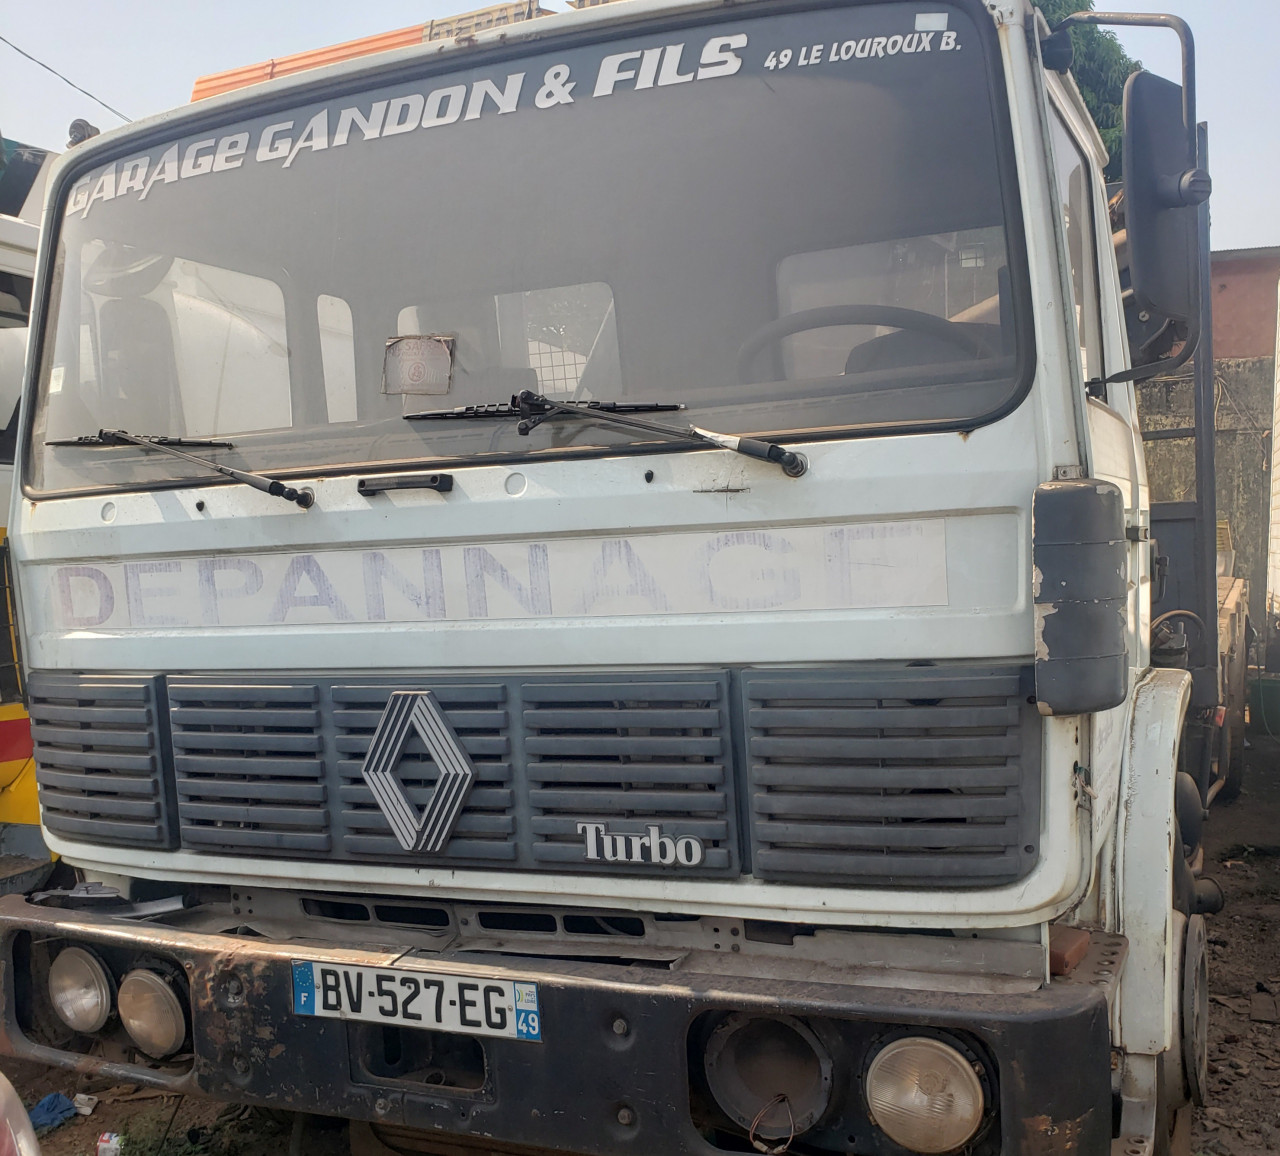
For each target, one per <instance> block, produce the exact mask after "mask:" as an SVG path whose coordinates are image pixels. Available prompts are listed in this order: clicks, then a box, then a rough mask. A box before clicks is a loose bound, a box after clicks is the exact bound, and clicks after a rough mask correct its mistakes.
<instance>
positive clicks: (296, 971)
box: [293, 960, 316, 1016]
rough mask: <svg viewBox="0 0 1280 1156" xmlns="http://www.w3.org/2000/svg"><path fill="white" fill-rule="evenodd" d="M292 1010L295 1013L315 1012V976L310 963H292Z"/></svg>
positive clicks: (304, 1014)
mask: <svg viewBox="0 0 1280 1156" xmlns="http://www.w3.org/2000/svg"><path fill="white" fill-rule="evenodd" d="M293 1011H294V1014H295V1015H300V1016H313V1015H315V1014H316V977H315V975H314V973H313V972H312V970H311V964H309V963H298V962H297V960H295V961H294V964H293Z"/></svg>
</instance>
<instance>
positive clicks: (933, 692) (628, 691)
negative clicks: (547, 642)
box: [30, 664, 1040, 887]
mask: <svg viewBox="0 0 1280 1156" xmlns="http://www.w3.org/2000/svg"><path fill="white" fill-rule="evenodd" d="M1028 680H1029V668H1027V669H1023V668H1020V667H986V666H979V665H976V664H953V665H950V666H947V667H936V666H932V665H929V666H901V665H896V664H894V665H890V664H883V665H880V664H877V665H870V664H868V665H866V666H863V667H845V668H840V669H831V670H809V671H768V670H745V671H742V670H736V671H735V670H704V671H670V672H667V671H663V672H644V673H641V672H630V671H601V672H592V673H590V674H584V673H576V672H575V673H565V674H558V675H543V676H528V675H525V676H521V675H499V676H496V677H495V676H472V677H460V676H453V677H436V676H430V675H420V676H419V675H408V676H404V677H399V678H394V679H393V678H364V679H361V678H353V677H350V676H347V677H345V678H343V677H319V676H315V677H303V678H260V677H244V676H241V677H236V676H224V675H217V676H198V675H182V676H178V675H171V676H167V677H166V676H156V677H154V678H153V677H135V678H123V677H122V678H113V677H95V676H76V675H63V674H40V673H36V674H33V675H32V677H31V681H30V688H31V696H32V705H31V714H32V720H33V728H32V729H33V737H34V741H35V749H36V759H37V762H38V781H39V784H40V797H41V802H42V804H43V806H44V812H45V822H46V824H47V825H48V827H49V829H50V830H51V831H52V832H54V833H55V834H57V835H61V836H63V837H65V838H68V839H72V840H75V841H77V842H81V843H114V844H126V845H136V846H139V847H151V848H175V847H181V848H183V849H185V850H189V851H193V852H198V853H205V854H217V855H221V856H254V857H260V858H272V857H275V858H289V859H313V860H324V861H326V862H353V863H369V864H385V865H388V866H400V867H405V866H416V865H429V864H431V863H433V862H438V863H448V864H450V865H453V866H458V867H475V868H487V869H491V870H492V869H522V870H530V871H545V872H581V871H592V872H601V873H608V874H614V875H619V874H633V875H634V874H652V873H669V872H671V871H672V870H673V869H672V868H671V867H664V866H662V865H661V864H654V863H651V862H649V861H648V859H647V857H646V856H645V855H639V856H638V857H637V856H635V855H632V856H630V859H631V861H595V862H589V861H587V860H586V858H585V841H584V836H583V832H582V830H581V829H580V827H581V825H582V824H584V823H586V824H595V825H597V826H599V828H600V829H601V830H602V831H607V832H608V833H609V834H611V835H632V836H646V833H647V832H648V831H649V829H650V828H651V827H658V828H659V829H660V832H661V834H662V835H663V836H670V837H671V838H672V839H679V838H681V837H685V836H691V837H693V838H694V839H696V840H697V841H698V842H700V844H701V847H702V853H701V857H700V858H699V859H698V861H697V862H696V864H694V865H681V866H680V867H679V868H678V870H679V872H680V877H681V878H697V877H726V876H736V875H738V874H741V873H742V872H744V871H749V872H751V873H753V874H754V875H756V876H757V877H758V878H760V879H764V880H779V881H788V882H811V883H815V884H819V885H837V884H839V885H850V884H864V885H865V884H870V885H878V886H944V885H953V886H970V887H972V886H989V885H992V884H995V883H998V882H1003V881H1006V880H1009V879H1016V878H1020V877H1021V876H1023V875H1025V874H1026V873H1027V871H1029V870H1030V869H1031V867H1032V866H1033V865H1034V863H1035V860H1036V853H1037V844H1038V839H1039V818H1040V763H1039V747H1040V737H1039V736H1040V720H1039V717H1038V715H1037V714H1036V712H1035V708H1034V706H1029V705H1028V703H1027V696H1028V695H1029V693H1030V689H1029V686H1030V684H1029V681H1028ZM398 690H401V691H403V690H430V691H431V692H432V693H433V695H434V696H435V698H436V700H437V702H438V703H439V705H440V707H441V709H442V710H443V711H444V713H445V715H446V716H447V718H448V720H449V723H450V725H451V726H452V728H453V730H454V732H455V734H456V735H457V737H458V740H459V742H460V743H461V745H462V746H463V747H464V748H465V750H466V752H467V754H468V756H469V758H470V760H471V763H472V765H473V767H474V769H475V772H476V778H475V780H474V782H473V783H472V785H471V788H470V791H469V793H468V794H467V796H466V801H465V805H464V808H463V810H462V813H461V816H460V818H459V819H458V822H457V824H456V826H455V827H454V829H453V834H452V836H451V838H450V839H449V841H448V843H447V845H446V846H445V848H444V849H443V851H441V852H440V853H439V854H437V855H430V854H427V853H425V852H418V851H406V850H404V849H403V847H401V845H400V843H399V842H398V841H397V839H396V838H395V836H394V834H393V832H392V829H391V827H390V825H389V824H388V822H387V820H386V818H385V817H384V816H383V814H382V811H381V810H380V809H379V807H378V805H377V803H376V801H375V799H374V796H373V794H372V792H371V791H370V790H369V788H368V786H367V785H366V784H365V782H364V779H363V776H362V774H361V768H362V765H363V762H364V759H365V755H366V754H367V752H368V748H369V743H370V741H371V739H372V737H373V734H374V731H375V730H376V728H377V726H378V722H379V719H380V718H381V716H382V712H383V710H384V709H385V708H386V705H387V702H388V699H389V697H390V695H391V694H392V692H394V691H398ZM436 774H437V772H436V768H435V767H434V765H433V762H432V758H431V755H430V753H429V752H428V751H427V749H426V748H425V747H424V746H423V745H422V743H421V740H420V739H418V738H417V737H416V735H414V736H413V737H411V739H410V740H409V743H408V745H407V747H406V749H405V753H404V757H403V758H402V759H401V761H400V763H399V765H398V768H397V770H396V777H397V779H398V780H399V783H400V785H401V787H402V788H403V789H404V792H405V794H406V796H407V798H408V800H409V801H410V803H411V804H412V805H413V807H414V808H415V809H420V808H423V807H425V806H426V805H427V804H428V802H429V801H430V799H431V797H432V793H433V790H434V785H435V781H436ZM638 843H639V840H638V839H635V840H630V841H627V845H628V846H631V847H633V848H634V847H635V846H637V845H638ZM622 845H623V842H622V841H621V840H619V841H616V843H615V846H622Z"/></svg>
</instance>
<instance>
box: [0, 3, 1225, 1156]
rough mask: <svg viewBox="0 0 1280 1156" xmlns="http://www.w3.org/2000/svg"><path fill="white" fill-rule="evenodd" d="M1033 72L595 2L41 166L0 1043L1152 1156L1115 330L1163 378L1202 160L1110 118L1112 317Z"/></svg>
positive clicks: (1170, 709) (449, 1090)
mask: <svg viewBox="0 0 1280 1156" xmlns="http://www.w3.org/2000/svg"><path fill="white" fill-rule="evenodd" d="M1050 40H1051V37H1050V30H1049V29H1048V28H1047V27H1046V26H1045V24H1044V21H1043V19H1042V18H1041V17H1040V16H1039V15H1038V13H1036V11H1035V10H1034V9H1033V8H1032V7H1031V6H1030V5H1029V4H1028V3H1026V2H1024V0H1000V2H999V3H994V2H993V3H987V4H981V3H977V2H974V0H890V2H869V3H826V4H820V5H819V4H805V3H783V4H779V3H769V4H765V3H751V2H748V3H742V4H737V5H734V6H733V7H732V8H725V7H724V6H723V5H713V4H707V3H693V4H690V3H670V2H667V0H626V2H623V3H618V4H615V5H609V6H607V7H598V8H590V9H586V10H583V11H578V12H574V13H566V14H564V15H558V16H552V17H546V18H542V19H538V20H529V21H525V22H522V23H520V24H518V25H512V26H510V27H507V28H501V29H495V30H492V31H490V32H486V33H480V34H477V35H475V36H473V37H461V38H457V39H455V40H450V41H441V42H435V43H423V44H421V45H419V46H414V47H409V48H403V49H399V50H396V51H393V52H387V53H383V54H380V55H378V56H376V57H369V58H365V59H360V60H353V61H348V62H345V63H341V64H337V65H333V66H330V67H327V68H322V69H317V70H314V71H309V72H304V73H300V74H298V75H295V76H291V77H287V78H285V79H281V80H276V81H271V82H269V83H266V84H262V85H256V86H253V87H250V88H248V89H245V90H244V91H240V92H234V93H228V94H226V95H223V96H218V97H215V98H212V99H210V100H206V101H200V102H198V103H196V104H194V105H192V106H191V107H189V108H186V109H182V110H179V111H177V112H174V113H169V114H166V115H164V116H161V117H157V118H153V119H151V120H148V121H144V122H141V123H139V124H136V125H131V126H129V127H127V128H125V129H120V130H116V131H113V132H109V133H105V134H103V135H102V136H100V137H96V138H94V139H93V140H91V141H89V142H87V143H86V144H84V145H82V146H80V147H78V148H77V149H76V150H74V152H73V153H72V154H69V155H67V156H66V157H64V158H63V159H61V160H60V161H59V162H58V165H57V167H56V168H55V170H54V172H53V174H52V176H51V178H50V185H49V199H48V209H47V212H46V219H45V233H44V238H43V242H42V250H41V253H42V256H41V265H40V269H39V273H38V281H37V287H36V293H35V307H34V310H33V329H32V341H33V354H32V356H31V358H30V360H29V365H28V377H27V382H26V393H25V397H24V407H23V417H22V429H21V436H20V438H19V462H20V467H19V468H20V478H21V486H20V489H19V492H16V493H15V496H14V503H13V508H12V514H11V526H12V527H13V530H12V549H13V557H14V565H15V572H16V579H17V588H18V593H19V601H20V616H21V638H22V644H23V655H24V661H25V664H26V668H27V679H26V689H27V696H28V702H29V709H30V712H31V716H32V719H33V721H34V724H35V725H34V737H35V749H36V761H37V766H38V771H37V777H38V780H39V784H40V802H41V811H42V822H43V826H44V830H45V835H46V839H47V840H48V843H49V846H50V847H51V848H52V849H53V850H54V851H56V852H57V853H58V854H59V855H60V856H61V857H62V858H63V860H64V861H66V862H67V863H68V864H70V865H72V866H74V867H75V868H76V869H77V870H78V872H79V873H80V882H79V883H78V884H77V885H76V886H75V887H74V888H73V889H70V890H62V891H50V892H47V893H44V894H42V895H40V896H38V897H32V898H30V899H26V900H24V899H21V898H11V899H8V900H4V901H0V958H2V959H3V961H4V964H3V966H4V983H5V992H6V998H5V1001H4V1021H3V1039H2V1046H3V1047H4V1048H6V1049H7V1050H8V1051H9V1052H11V1053H12V1054H15V1055H20V1056H23V1057H27V1058H37V1059H43V1060H45V1061H47V1062H50V1063H56V1064H63V1065H68V1066H70V1065H76V1066H78V1067H80V1068H81V1069H82V1070H83V1069H86V1068H87V1069H91V1070H98V1071H101V1072H103V1073H105V1074H110V1075H112V1076H115V1077H118V1078H120V1079H121V1080H125V1079H128V1080H130V1081H136V1082H143V1083H150V1084H154V1085H157V1086H162V1087H167V1088H171V1089H173V1090H175V1091H182V1092H193V1093H200V1094H205V1095H210V1096H216V1097H221V1098H224V1099H229V1100H237V1101H242V1102H249V1103H263V1104H266V1103H270V1104H272V1105H274V1106H285V1107H291V1108H294V1109H296V1110H300V1111H309V1112H323V1113H328V1114H335V1115H342V1116H347V1117H350V1118H352V1119H356V1120H361V1121H367V1122H370V1123H372V1124H373V1125H374V1126H375V1127H376V1129H377V1130H378V1134H379V1136H380V1137H382V1138H383V1139H384V1141H386V1142H389V1143H393V1144H394V1143H401V1144H419V1145H420V1144H422V1143H426V1142H427V1141H424V1139H423V1133H424V1132H425V1133H435V1134H436V1135H437V1136H438V1137H439V1136H442V1135H443V1136H457V1137H460V1138H461V1137H474V1138H479V1137H483V1138H484V1141H483V1142H484V1143H486V1144H489V1145H491V1146H492V1147H493V1150H494V1151H502V1152H511V1153H521V1152H533V1151H535V1150H544V1149H549V1148H555V1149H558V1150H565V1151H572V1152H579V1153H595V1154H600V1156H604V1154H606V1153H607V1154H615V1153H626V1152H656V1151H663V1152H669V1153H677V1152H679V1153H698V1154H702V1156H711V1154H713V1153H717V1152H739V1151H748V1150H752V1148H753V1146H754V1148H755V1149H756V1150H760V1151H774V1152H781V1151H793V1152H797V1153H811V1154H817V1153H827V1152H848V1151H858V1152H867V1153H877V1154H883V1156H899V1154H900V1153H903V1152H948V1151H960V1150H964V1151H969V1152H973V1153H984V1154H985V1153H996V1152H1007V1153H1012V1152H1020V1151H1035V1152H1044V1153H1049V1152H1064V1153H1065V1152H1068V1151H1078V1152H1088V1153H1100V1152H1106V1151H1111V1150H1117V1151H1124V1152H1126V1153H1138V1152H1144V1151H1147V1152H1151V1151H1155V1152H1166V1151H1171V1150H1174V1146H1175V1145H1176V1144H1177V1143H1178V1142H1179V1137H1180V1136H1182V1137H1184V1138H1185V1128H1186V1126H1187V1124H1188V1119H1189V1110H1190V1108H1189V1105H1190V1103H1191V1102H1192V1101H1193V1099H1195V1098H1196V1097H1197V1096H1198V1095H1200V1090H1201V1088H1202V1086H1203V1066H1204V1063H1205V1054H1204V1038H1203V1017H1204V1010H1205V999H1206V993H1205V986H1204V922H1203V916H1202V912H1203V911H1204V910H1205V909H1207V908H1208V907H1209V906H1211V905H1212V904H1211V895H1208V894H1207V893H1206V891H1205V889H1204V888H1203V887H1202V886H1201V885H1200V884H1199V883H1198V882H1197V881H1196V880H1194V879H1193V878H1192V876H1191V873H1190V870H1189V867H1188V860H1189V858H1190V857H1193V855H1194V850H1195V847H1194V843H1195V840H1194V838H1193V839H1192V840H1191V843H1190V845H1189V844H1188V840H1187V839H1186V838H1184V837H1183V831H1182V829H1181V828H1180V826H1179V821H1180V820H1179V813H1178V811H1177V803H1176V781H1177V775H1178V752H1179V747H1180V743H1181V735H1182V727H1183V722H1184V718H1185V716H1186V713H1187V709H1188V703H1189V702H1191V701H1192V683H1193V678H1192V676H1191V675H1190V674H1189V673H1188V671H1187V670H1184V669H1178V668H1176V666H1166V667H1160V666H1153V663H1152V656H1151V650H1150V640H1149V634H1150V605H1151V575H1152V557H1153V550H1152V545H1151V541H1150V503H1149V499H1148V493H1147V486H1146V478H1145V473H1144V468H1143V456H1142V440H1141V431H1140V428H1139V422H1138V415H1137V410H1136V405H1135V399H1134V390H1133V385H1132V380H1133V377H1134V376H1135V374H1136V373H1137V372H1140V371H1142V369H1141V366H1140V362H1141V361H1142V360H1143V358H1146V359H1148V360H1150V349H1151V348H1152V347H1159V345H1160V343H1159V342H1155V343H1154V346H1153V343H1151V342H1148V343H1147V345H1146V346H1143V352H1142V356H1141V357H1135V353H1134V350H1133V349H1131V342H1130V338H1129V334H1130V331H1131V329H1132V327H1133V325H1134V322H1133V320H1132V317H1133V316H1134V315H1136V314H1137V313H1139V312H1142V313H1145V314H1146V315H1147V318H1146V320H1145V321H1143V323H1142V324H1144V325H1145V324H1147V323H1148V322H1150V321H1151V316H1152V312H1153V310H1155V309H1156V308H1157V306H1163V307H1164V308H1165V309H1166V314H1165V315H1164V317H1165V320H1167V321H1168V322H1169V327H1168V329H1167V334H1166V337H1167V340H1165V346H1164V348H1165V349H1168V348H1169V347H1170V346H1171V345H1172V346H1173V347H1175V348H1176V347H1177V346H1178V345H1179V344H1180V345H1181V348H1182V349H1183V351H1184V353H1185V354H1188V355H1189V353H1190V348H1189V347H1190V346H1192V345H1194V332H1195V325H1194V324H1191V323H1190V321H1189V316H1190V313H1191V310H1190V307H1189V305H1187V302H1186V301H1184V300H1181V299H1180V298H1179V296H1178V292H1176V290H1178V289H1179V287H1180V288H1181V289H1183V290H1186V289H1187V288H1188V286H1193V285H1194V284H1195V279H1196V277H1197V276H1198V268H1199V267H1198V264H1197V262H1196V257H1197V253H1198V249H1197V248H1196V247H1195V246H1194V245H1190V246H1188V245H1187V244H1186V243H1185V242H1186V238H1187V236H1191V237H1192V239H1193V240H1194V236H1195V234H1194V221H1195V215H1196V212H1197V209H1196V207H1195V200H1194V197H1193V196H1191V193H1193V192H1194V191H1195V190H1194V188H1193V187H1192V186H1193V185H1194V182H1183V183H1182V184H1181V185H1180V184H1179V180H1180V179H1181V178H1182V177H1183V176H1184V175H1185V173H1186V172H1191V171H1192V170H1193V169H1194V168H1195V163H1196V155H1195V154H1194V152H1192V153H1189V154H1183V155H1181V156H1179V155H1178V153H1177V147H1176V146H1177V141H1178V140H1179V139H1183V140H1185V134H1184V136H1183V137H1181V138H1179V137H1178V135H1177V134H1178V133H1179V132H1184V130H1185V129H1186V127H1187V125H1186V123H1184V122H1185V120H1186V118H1185V111H1186V110H1185V109H1184V108H1183V107H1182V105H1181V103H1178V104H1177V108H1176V113H1177V119H1176V124H1174V122H1173V120H1172V119H1171V117H1170V115H1169V109H1170V108H1171V107H1173V106H1172V105H1171V104H1170V99H1171V96H1170V93H1169V89H1173V90H1175V92H1176V91H1177V86H1173V85H1168V83H1167V82H1163V81H1159V82H1157V81H1156V80H1155V78H1150V77H1148V78H1147V80H1146V81H1137V82H1131V87H1130V92H1131V95H1132V109H1131V110H1130V111H1131V112H1132V116H1131V117H1130V120H1131V124H1130V135H1129V138H1128V140H1130V141H1132V142H1134V147H1135V148H1137V149H1138V153H1139V154H1141V155H1142V156H1144V157H1148V156H1149V154H1152V153H1156V154H1158V155H1155V156H1152V157H1149V159H1146V160H1142V161H1140V162H1135V163H1134V164H1133V165H1132V166H1130V168H1131V175H1136V174H1138V173H1142V174H1144V175H1145V176H1148V177H1150V182H1149V183H1152V184H1153V185H1154V184H1158V180H1157V178H1159V179H1160V180H1165V181H1166V183H1167V180H1168V179H1172V180H1173V182H1174V186H1173V187H1175V188H1183V186H1184V185H1185V186H1186V189H1187V190H1190V192H1187V193H1186V195H1185V196H1184V195H1183V194H1181V193H1180V194H1179V196H1181V197H1182V198H1183V199H1182V200H1177V203H1176V204H1175V203H1174V200H1176V198H1174V199H1171V200H1170V201H1169V203H1168V204H1164V203H1163V202H1161V204H1160V205H1158V206H1157V208H1156V209H1150V210H1148V208H1147V207H1146V206H1145V202H1143V201H1142V200H1141V198H1140V197H1136V198H1132V199H1131V201H1130V206H1129V221H1128V233H1129V236H1128V240H1127V245H1128V248H1127V249H1126V250H1124V251H1123V253H1122V255H1123V258H1124V263H1125V267H1124V275H1125V281H1124V284H1123V285H1122V280H1121V268H1120V264H1119V263H1118V260H1117V249H1116V245H1115V244H1114V242H1113V237H1112V230H1111V227H1110V216H1109V203H1108V198H1107V193H1106V187H1105V184H1104V180H1103V168H1104V167H1105V165H1106V162H1107V154H1106V150H1105V148H1104V146H1103V143H1102V141H1101V139H1100V137H1099V135H1098V132H1097V130H1096V129H1095V128H1094V126H1093V124H1092V122H1091V121H1090V119H1089V116H1088V112H1087V110H1086V108H1085V106H1084V103H1083V101H1082V100H1081V98H1080V95H1079V93H1078V91H1077V90H1076V88H1075V85H1074V83H1073V82H1072V81H1071V79H1070V77H1069V75H1067V74H1065V73H1060V72H1059V71H1057V69H1056V67H1047V66H1046V64H1045V62H1044V60H1043V59H1042V47H1041V46H1042V43H1044V44H1049V43H1050ZM1188 42H1189V40H1188ZM1060 47H1061V38H1059V40H1058V41H1057V42H1056V45H1055V48H1056V50H1059V51H1060ZM1161 86H1167V87H1161ZM1179 99H1180V98H1179ZM1193 107H1194V106H1193V105H1192V109H1193ZM1190 127H1191V130H1192V131H1193V132H1194V128H1195V125H1194V116H1193V115H1192V117H1191V122H1190ZM1157 138H1158V139H1159V140H1160V141H1161V142H1163V146H1164V147H1163V152H1160V151H1159V150H1153V149H1148V152H1147V153H1142V149H1141V147H1140V146H1142V145H1143V143H1144V142H1147V143H1149V142H1150V141H1151V140H1154V139H1157ZM1170 140H1172V141H1173V146H1172V147H1171V146H1170V145H1169V141H1170ZM1126 147H1127V148H1128V147H1129V145H1128V144H1127V145H1126ZM1171 154H1172V156H1173V159H1174V161H1175V162H1176V163H1174V164H1172V165H1170V164H1168V163H1165V162H1166V158H1167V157H1168V156H1169V155H1171ZM1127 155H1128V154H1126V156H1127ZM1160 187H1161V188H1164V187H1165V185H1161V186H1160ZM1184 192H1185V190H1184ZM1166 199H1169V198H1166ZM1188 221H1190V223H1191V225H1192V231H1191V233H1188V232H1187V223H1188ZM1144 229H1145V231H1144ZM1153 229H1154V230H1155V231H1156V233H1157V234H1158V235H1159V236H1158V241H1157V242H1156V243H1154V245H1155V248H1154V251H1155V252H1157V253H1158V254H1160V255H1161V262H1160V263H1159V267H1158V268H1157V269H1155V270H1154V271H1153V270H1152V267H1151V264H1150V259H1149V256H1148V255H1149V254H1150V253H1151V252H1152V244H1153V242H1151V241H1150V237H1151V236H1152V230H1153ZM1166 234H1167V235H1166ZM1180 239H1181V241H1182V247H1181V248H1180V247H1179V240H1180ZM1170 282H1172V283H1173V284H1174V290H1175V291H1174V292H1173V293H1172V295H1171V296H1170V295H1169V294H1168V293H1166V292H1165V290H1166V289H1167V287H1168V285H1169V283H1170ZM1183 296H1184V297H1185V296H1186V295H1185V293H1184V294H1183ZM1180 309H1181V312H1180ZM1127 313H1128V314H1129V315H1130V317H1129V320H1128V322H1127V320H1126V314H1127ZM1179 339H1180V340H1179ZM477 1142H478V1141H477ZM1116 1145H1119V1147H1118V1148H1115V1147H1114V1146H1116Z"/></svg>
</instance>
